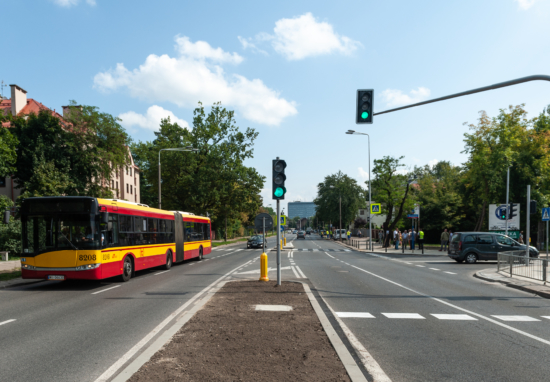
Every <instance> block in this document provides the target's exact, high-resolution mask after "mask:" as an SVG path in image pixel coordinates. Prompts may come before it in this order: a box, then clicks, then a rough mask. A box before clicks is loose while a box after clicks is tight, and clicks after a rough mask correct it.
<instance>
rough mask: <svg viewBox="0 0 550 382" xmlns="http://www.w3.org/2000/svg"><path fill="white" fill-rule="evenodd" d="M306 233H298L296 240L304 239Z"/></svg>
mask: <svg viewBox="0 0 550 382" xmlns="http://www.w3.org/2000/svg"><path fill="white" fill-rule="evenodd" d="M305 238H306V233H305V232H304V231H298V235H297V236H296V239H305Z"/></svg>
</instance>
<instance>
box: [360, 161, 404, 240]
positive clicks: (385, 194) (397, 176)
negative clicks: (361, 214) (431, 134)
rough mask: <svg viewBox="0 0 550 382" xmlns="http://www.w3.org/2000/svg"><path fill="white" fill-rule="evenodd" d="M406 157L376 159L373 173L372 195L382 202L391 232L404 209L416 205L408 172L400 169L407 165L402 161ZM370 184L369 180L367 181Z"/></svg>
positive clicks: (387, 227)
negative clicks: (405, 172) (404, 172)
mask: <svg viewBox="0 0 550 382" xmlns="http://www.w3.org/2000/svg"><path fill="white" fill-rule="evenodd" d="M403 158H404V157H403V156H402V157H399V158H393V157H390V156H385V157H383V158H382V159H375V160H374V168H373V170H372V173H373V175H374V178H373V180H372V182H371V183H372V197H373V199H374V200H376V201H377V202H378V203H381V204H382V213H383V214H385V215H386V221H385V222H384V227H385V229H386V230H389V231H390V233H391V232H393V230H394V229H395V228H396V227H397V225H398V223H399V222H400V220H401V218H402V216H403V211H408V210H412V209H413V206H414V201H413V196H412V195H411V193H410V189H411V187H410V182H409V177H410V175H408V174H403V173H402V172H401V171H400V169H401V168H402V167H405V165H404V164H402V163H401V160H402V159H403ZM366 184H367V185H368V182H366ZM390 236H391V234H390V235H387V237H386V239H385V243H384V245H386V246H387V245H389V240H390Z"/></svg>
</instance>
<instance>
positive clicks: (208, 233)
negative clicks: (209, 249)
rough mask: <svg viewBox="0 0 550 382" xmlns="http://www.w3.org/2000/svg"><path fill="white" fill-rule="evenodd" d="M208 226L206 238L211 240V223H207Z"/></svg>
mask: <svg viewBox="0 0 550 382" xmlns="http://www.w3.org/2000/svg"><path fill="white" fill-rule="evenodd" d="M205 227H206V240H210V224H205Z"/></svg>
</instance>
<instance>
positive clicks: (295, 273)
mask: <svg viewBox="0 0 550 382" xmlns="http://www.w3.org/2000/svg"><path fill="white" fill-rule="evenodd" d="M290 269H292V272H294V276H296V278H297V279H300V278H301V277H300V275H299V274H298V272H296V268H294V267H292V266H291V267H290Z"/></svg>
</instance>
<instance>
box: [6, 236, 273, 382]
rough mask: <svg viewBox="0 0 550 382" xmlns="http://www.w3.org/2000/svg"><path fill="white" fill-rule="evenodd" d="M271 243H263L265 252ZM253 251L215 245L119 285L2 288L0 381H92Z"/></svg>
mask: <svg viewBox="0 0 550 382" xmlns="http://www.w3.org/2000/svg"><path fill="white" fill-rule="evenodd" d="M274 244H275V239H273V238H270V239H268V247H269V246H274ZM222 248H223V249H222ZM261 252H262V250H261V249H250V250H247V249H246V243H243V244H242V245H239V246H231V247H227V248H225V247H220V249H215V250H214V251H213V253H212V254H210V255H208V256H205V260H203V261H200V262H198V261H192V260H191V261H186V262H184V263H181V264H176V265H174V266H173V267H172V269H171V270H169V271H167V272H165V273H161V272H163V270H162V269H158V268H157V269H151V270H147V271H141V272H137V275H136V277H135V278H132V279H131V280H130V281H129V282H127V283H122V282H119V281H116V280H103V281H99V282H82V281H78V282H71V281H65V282H56V281H45V282H40V283H36V284H31V285H26V286H20V287H16V288H8V289H2V290H0V344H1V347H0V381H9V382H16V381H70V382H74V381H95V380H96V379H97V378H98V377H99V376H100V375H102V374H103V373H104V372H105V371H106V370H107V369H109V368H110V367H111V365H113V364H114V363H115V362H116V361H117V360H118V359H119V358H120V357H121V356H123V355H124V354H125V353H127V351H128V350H129V349H131V348H132V347H134V346H136V344H138V343H139V342H140V341H141V340H142V339H143V338H144V337H145V335H147V334H148V333H150V332H151V331H153V329H155V327H157V325H159V323H161V322H163V321H164V320H166V319H167V317H168V316H170V314H172V313H173V312H174V311H175V310H177V309H178V308H179V307H181V306H182V305H183V304H185V303H186V302H188V301H189V300H190V299H192V298H193V297H194V296H196V294H197V293H198V292H199V291H202V290H203V289H204V288H205V287H207V286H208V285H210V284H212V283H213V282H215V281H216V280H217V279H219V278H220V277H222V276H223V275H225V274H227V273H228V272H230V271H231V270H233V269H235V268H236V267H238V266H240V265H242V264H244V263H246V262H248V261H250V260H251V259H253V258H257V257H259V255H260V254H261ZM257 268H258V269H259V267H257ZM110 288H112V289H110ZM97 292H99V293H97ZM94 293H95V294H94ZM10 320H14V321H10ZM136 354H137V355H139V352H138V353H136ZM115 375H116V374H115Z"/></svg>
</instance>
